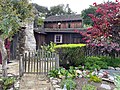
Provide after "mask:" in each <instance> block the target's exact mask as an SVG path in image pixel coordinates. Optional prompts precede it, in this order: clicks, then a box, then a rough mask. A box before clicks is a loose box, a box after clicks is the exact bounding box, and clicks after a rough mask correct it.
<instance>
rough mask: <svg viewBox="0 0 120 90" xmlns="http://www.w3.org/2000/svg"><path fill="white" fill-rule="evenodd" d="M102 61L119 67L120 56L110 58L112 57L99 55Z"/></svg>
mask: <svg viewBox="0 0 120 90" xmlns="http://www.w3.org/2000/svg"><path fill="white" fill-rule="evenodd" d="M100 58H101V60H102V61H104V62H106V63H107V65H108V66H111V67H119V66H120V58H112V57H100Z"/></svg>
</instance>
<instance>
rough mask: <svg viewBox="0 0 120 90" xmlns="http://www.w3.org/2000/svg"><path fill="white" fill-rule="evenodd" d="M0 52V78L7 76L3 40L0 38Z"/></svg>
mask: <svg viewBox="0 0 120 90" xmlns="http://www.w3.org/2000/svg"><path fill="white" fill-rule="evenodd" d="M0 52H1V56H2V76H3V77H6V76H7V52H6V49H5V46H4V40H2V38H0Z"/></svg>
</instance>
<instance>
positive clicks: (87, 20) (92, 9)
mask: <svg viewBox="0 0 120 90" xmlns="http://www.w3.org/2000/svg"><path fill="white" fill-rule="evenodd" d="M96 9H97V8H96V7H95V6H92V5H90V6H89V8H87V9H85V10H83V11H82V12H81V16H82V18H83V23H84V25H89V26H93V21H92V20H91V18H90V17H89V16H88V14H95V11H96Z"/></svg>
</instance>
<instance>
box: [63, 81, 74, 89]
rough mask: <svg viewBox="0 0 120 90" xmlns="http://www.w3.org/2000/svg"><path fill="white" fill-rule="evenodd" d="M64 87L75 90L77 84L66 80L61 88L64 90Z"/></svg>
mask: <svg viewBox="0 0 120 90" xmlns="http://www.w3.org/2000/svg"><path fill="white" fill-rule="evenodd" d="M64 85H66V88H67V90H75V88H76V83H75V81H74V80H72V79H65V80H63V81H62V82H61V87H62V88H64Z"/></svg>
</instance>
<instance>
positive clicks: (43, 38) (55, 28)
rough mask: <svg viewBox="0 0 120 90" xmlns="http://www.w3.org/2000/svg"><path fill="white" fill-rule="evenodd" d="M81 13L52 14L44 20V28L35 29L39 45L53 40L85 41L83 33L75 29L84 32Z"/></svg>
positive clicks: (58, 42) (65, 41)
mask: <svg viewBox="0 0 120 90" xmlns="http://www.w3.org/2000/svg"><path fill="white" fill-rule="evenodd" d="M82 22H83V20H82V18H81V17H80V15H61V16H50V17H48V18H46V19H45V20H44V26H43V28H37V29H34V31H35V33H34V34H35V39H36V44H37V47H38V46H41V45H43V44H44V43H46V44H49V43H50V42H51V41H52V42H54V43H56V44H69V43H84V41H83V40H82V37H83V36H82V35H81V34H80V33H76V32H75V30H79V31H81V32H84V31H85V29H83V28H82V26H83V25H82Z"/></svg>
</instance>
